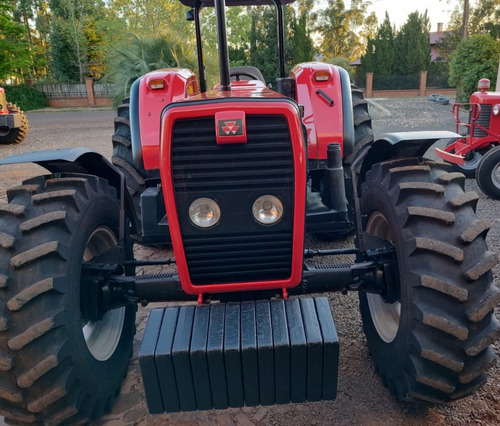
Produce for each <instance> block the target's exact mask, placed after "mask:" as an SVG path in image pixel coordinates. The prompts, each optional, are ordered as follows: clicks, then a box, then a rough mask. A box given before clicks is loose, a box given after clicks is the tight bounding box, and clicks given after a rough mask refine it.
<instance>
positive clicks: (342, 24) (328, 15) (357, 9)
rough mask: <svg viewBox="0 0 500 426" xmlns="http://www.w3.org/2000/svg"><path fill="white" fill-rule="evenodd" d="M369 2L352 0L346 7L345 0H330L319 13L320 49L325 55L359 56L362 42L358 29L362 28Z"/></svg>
mask: <svg viewBox="0 0 500 426" xmlns="http://www.w3.org/2000/svg"><path fill="white" fill-rule="evenodd" d="M368 5H369V3H368V2H366V1H363V0H352V1H351V2H350V8H349V9H346V7H345V3H344V1H343V0H328V2H327V6H326V8H325V9H324V10H323V11H321V12H320V13H319V17H318V18H319V19H318V20H319V24H318V25H317V27H316V30H317V32H318V33H319V35H320V38H321V41H320V43H319V50H320V53H321V54H322V55H323V57H324V58H325V59H326V60H328V59H330V60H331V59H333V58H335V57H347V58H349V59H350V60H354V59H356V58H359V56H360V54H361V53H362V42H361V39H360V37H359V36H358V34H357V33H358V31H359V30H360V28H362V26H363V23H364V18H365V15H366V11H367V8H368Z"/></svg>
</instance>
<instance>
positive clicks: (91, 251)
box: [0, 0, 500, 424]
mask: <svg viewBox="0 0 500 426" xmlns="http://www.w3.org/2000/svg"><path fill="white" fill-rule="evenodd" d="M182 2H183V4H184V5H186V6H187V7H188V8H189V16H190V17H191V18H192V19H194V21H195V26H196V34H197V42H198V53H199V57H198V61H199V74H198V77H197V76H196V75H195V74H194V73H192V72H191V71H189V70H186V69H168V70H159V71H155V72H152V73H148V74H146V75H144V76H143V77H142V78H140V79H139V80H138V81H137V82H136V83H134V85H133V86H132V89H131V93H130V99H129V100H128V101H127V102H125V103H124V104H123V105H122V106H121V107H120V108H119V117H118V118H117V120H116V122H115V123H116V132H115V135H114V136H113V142H114V148H115V149H114V155H113V162H112V163H111V162H109V161H108V160H107V159H106V158H104V157H103V156H102V155H100V154H98V153H96V152H93V151H89V150H86V149H84V148H73V149H64V150H57V151H46V152H38V153H29V154H22V155H17V156H13V157H10V158H7V159H4V160H2V161H0V164H12V163H24V162H34V163H37V164H39V165H41V166H43V167H44V168H46V169H47V170H48V174H46V175H44V176H38V177H34V178H32V179H29V180H27V181H25V182H23V184H22V185H20V186H18V187H15V188H12V189H11V190H9V191H8V192H7V196H8V202H6V203H3V204H0V402H1V404H0V414H2V415H4V416H5V417H6V418H7V419H8V420H9V421H13V422H16V423H30V422H32V423H33V422H34V423H38V422H39V423H50V424H56V423H67V424H74V423H77V422H85V421H88V420H89V419H94V418H98V417H99V416H101V415H102V414H103V412H105V411H106V410H108V409H110V407H111V405H112V402H113V399H114V397H115V396H116V394H117V392H118V391H119V389H120V385H121V383H122V380H123V377H124V375H125V374H126V372H127V367H128V363H129V360H130V357H131V354H132V343H133V338H134V334H135V315H136V310H137V305H138V304H139V303H140V304H142V305H144V304H147V303H148V302H175V301H184V302H185V301H192V303H187V304H186V303H182V304H178V305H175V304H174V305H173V304H172V303H170V304H169V305H168V307H161V308H156V309H153V310H152V311H151V312H150V315H149V319H148V323H147V326H146V329H145V331H144V338H143V342H142V346H141V349H140V352H139V362H140V367H141V373H142V377H143V383H144V387H145V393H146V398H147V403H148V407H149V410H150V412H151V413H162V412H174V411H181V410H182V411H189V410H205V409H212V408H217V409H224V408H228V407H241V406H244V405H245V406H254V405H270V404H286V403H290V402H294V403H295V402H303V401H318V400H325V399H333V398H335V396H336V392H337V370H338V353H339V352H338V351H339V346H338V345H339V342H338V338H337V333H336V330H335V325H334V321H333V317H332V313H331V310H330V306H329V303H328V299H327V298H325V297H320V298H314V297H310V296H309V295H311V294H315V293H325V292H330V291H343V292H345V291H357V292H358V293H359V298H360V310H361V315H362V319H363V327H364V331H365V334H366V338H367V342H368V346H369V349H370V351H371V354H372V356H373V359H374V362H375V364H376V367H377V369H378V371H379V372H380V374H381V375H382V376H383V379H384V381H385V383H386V384H387V385H388V387H389V390H390V392H391V393H392V394H393V395H394V396H395V397H397V398H399V399H400V400H403V401H414V402H433V403H435V402H442V401H450V400H455V399H456V398H460V397H463V396H466V395H468V394H470V393H472V392H473V391H474V390H475V389H476V388H477V387H478V386H480V385H481V384H482V383H484V381H485V380H486V376H485V372H486V370H487V369H488V367H489V366H491V365H492V364H493V363H494V362H495V359H496V358H495V352H494V350H493V348H492V343H493V342H494V341H495V340H496V339H497V338H498V336H499V330H500V329H499V324H498V322H497V320H496V319H495V316H494V314H493V309H494V307H495V306H496V304H497V303H498V300H499V291H498V290H497V289H496V287H495V286H494V285H493V283H492V273H491V268H492V267H493V266H494V265H495V264H496V262H497V256H496V254H494V253H491V252H489V251H488V250H487V247H486V243H485V235H486V233H487V231H488V229H489V226H490V225H489V223H488V222H487V221H484V220H479V219H478V218H477V216H476V214H475V208H476V203H477V200H478V196H477V194H475V193H469V192H464V176H463V175H462V174H461V173H454V172H450V168H451V166H450V165H447V164H445V163H438V162H435V161H430V160H427V159H425V158H422V156H423V154H424V153H425V152H426V151H427V149H428V148H429V147H430V146H431V145H432V144H434V143H435V142H436V141H437V140H439V139H442V138H451V137H457V136H458V135H456V134H454V133H451V132H437V133H430V132H416V133H397V134H389V135H386V136H384V137H382V138H380V139H378V140H374V138H373V133H372V130H371V120H370V117H369V115H368V111H367V105H366V103H365V101H364V100H363V98H362V93H361V92H360V91H359V90H357V89H355V88H352V87H351V85H350V82H349V77H348V74H347V72H346V71H344V70H342V69H341V68H338V67H335V66H333V65H329V64H322V63H317V62H314V63H303V64H299V65H297V66H295V67H294V68H293V69H292V70H291V71H290V73H289V75H288V76H287V75H286V73H285V65H284V39H283V26H284V24H283V22H284V21H283V5H282V3H281V2H280V1H279V0H276V1H275V5H276V9H277V16H278V22H279V29H280V31H279V34H280V36H279V58H280V77H279V78H278V80H277V84H276V87H277V90H276V91H274V90H271V89H269V88H268V86H267V85H266V84H265V83H264V81H262V80H263V79H262V77H261V75H260V73H259V72H258V70H256V69H254V68H246V67H245V68H237V69H231V68H230V67H229V61H228V49H227V39H226V19H225V6H226V5H228V6H233V5H248V4H255V2H254V1H253V0H227V1H226V2H225V1H224V0H215V4H214V3H211V2H208V1H207V2H203V3H202V2H200V1H197V0H182ZM262 3H266V2H262ZM206 6H214V7H215V15H216V19H217V27H218V46H219V55H220V56H219V64H220V83H219V84H217V86H216V87H215V88H213V89H211V90H207V88H206V83H205V76H204V68H203V57H202V49H201V28H200V19H199V14H200V10H201V9H202V7H206ZM167 218H168V220H167ZM352 230H354V231H355V233H356V237H355V245H353V246H352V247H349V248H341V249H321V250H319V249H318V250H313V249H311V248H308V247H307V246H306V242H307V240H306V239H305V233H306V232H311V233H322V234H332V235H343V234H347V233H349V232H351V231H352ZM134 241H138V242H142V243H168V242H171V244H172V246H173V252H174V255H175V257H172V258H166V259H157V260H148V259H135V258H134V255H133V251H132V244H133V242H134ZM332 259H334V262H333V261H332ZM339 259H341V261H340V262H339V261H338V260H339ZM152 265H155V266H156V267H158V266H160V267H162V268H163V273H160V274H158V273H155V274H153V273H150V274H145V275H136V272H135V270H136V267H141V268H147V267H148V266H152ZM297 295H302V296H303V297H297Z"/></svg>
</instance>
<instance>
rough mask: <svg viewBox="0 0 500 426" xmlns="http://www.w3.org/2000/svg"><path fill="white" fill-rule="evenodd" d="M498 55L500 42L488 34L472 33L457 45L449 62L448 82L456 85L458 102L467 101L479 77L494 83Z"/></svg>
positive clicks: (475, 87) (499, 53)
mask: <svg viewBox="0 0 500 426" xmlns="http://www.w3.org/2000/svg"><path fill="white" fill-rule="evenodd" d="M499 55H500V42H499V41H498V40H494V39H493V37H491V36H490V35H489V34H474V35H472V36H470V37H469V38H468V39H466V40H463V41H462V42H461V43H460V44H459V45H458V48H457V50H456V51H455V52H454V54H453V58H452V60H451V64H450V83H451V84H453V85H455V86H456V87H457V100H458V101H459V102H468V99H469V97H470V95H471V93H472V92H474V91H475V90H476V89H477V82H478V81H479V79H481V78H489V79H490V80H491V82H492V85H493V86H494V85H495V82H496V76H497V70H498V68H497V67H498V57H499Z"/></svg>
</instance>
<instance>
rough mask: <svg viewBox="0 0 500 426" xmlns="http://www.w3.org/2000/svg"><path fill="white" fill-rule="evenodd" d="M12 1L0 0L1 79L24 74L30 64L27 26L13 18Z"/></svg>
mask: <svg viewBox="0 0 500 426" xmlns="http://www.w3.org/2000/svg"><path fill="white" fill-rule="evenodd" d="M12 11H13V7H12V2H10V1H7V0H0V80H3V79H5V78H7V77H10V78H12V77H15V76H19V77H21V76H23V75H24V74H25V70H27V69H28V67H29V65H30V62H31V61H30V52H29V45H28V44H27V43H26V42H25V41H24V40H23V39H24V36H25V34H26V30H25V28H24V27H23V26H22V25H21V24H19V23H18V22H16V21H15V20H14V18H13V14H12Z"/></svg>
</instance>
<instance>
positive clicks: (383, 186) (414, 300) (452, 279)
mask: <svg viewBox="0 0 500 426" xmlns="http://www.w3.org/2000/svg"><path fill="white" fill-rule="evenodd" d="M447 170H449V165H446V164H444V163H434V162H430V161H423V160H422V161H420V160H418V159H400V160H394V161H388V162H384V163H379V164H376V165H375V166H374V167H373V168H372V170H371V171H369V172H368V173H367V175H366V181H365V182H364V183H363V185H362V188H361V190H362V196H361V210H362V212H361V214H363V215H364V217H365V218H366V219H365V223H364V228H365V231H366V232H367V233H369V234H372V235H375V236H377V237H378V238H381V239H384V240H386V241H388V242H389V243H390V244H392V245H394V247H395V249H396V253H397V259H398V269H399V282H400V284H399V288H397V289H396V292H395V293H396V294H399V298H398V300H397V301H396V302H394V303H386V301H385V300H384V299H383V297H382V296H380V295H377V294H367V293H360V309H361V315H362V320H363V329H364V332H365V334H366V338H367V343H368V347H369V350H370V353H371V355H372V357H373V360H374V362H375V365H376V367H377V369H378V371H379V373H380V374H381V376H382V378H383V379H384V382H385V383H386V385H387V386H388V388H389V390H390V392H391V393H392V395H393V396H395V397H397V398H398V399H400V400H406V401H415V402H431V403H439V402H443V401H449V400H453V399H457V398H460V397H463V396H466V395H468V394H470V393H472V392H473V391H474V389H476V388H477V387H478V386H480V385H481V384H482V383H484V382H485V380H486V375H485V371H486V370H487V369H488V368H489V367H490V366H491V365H492V364H493V363H495V361H496V357H495V352H494V350H493V348H492V346H491V344H492V343H493V342H494V341H495V340H496V339H497V338H498V336H499V335H500V333H499V330H500V328H499V323H498V321H497V320H496V319H495V316H494V314H493V309H494V307H495V306H496V305H497V304H498V303H499V302H500V291H499V290H498V289H497V288H496V286H494V285H493V284H492V273H491V268H492V267H493V266H494V265H495V264H496V263H497V256H496V254H494V253H490V252H488V251H487V249H486V243H485V234H486V233H487V231H488V229H489V226H490V225H489V223H488V222H487V221H485V220H480V219H478V218H477V217H476V214H475V206H476V203H477V200H478V197H477V194H475V193H464V190H463V185H464V176H463V175H462V174H460V173H449V172H448V171H447Z"/></svg>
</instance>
